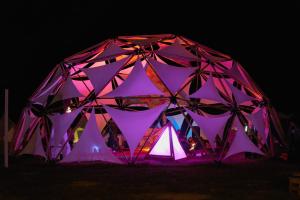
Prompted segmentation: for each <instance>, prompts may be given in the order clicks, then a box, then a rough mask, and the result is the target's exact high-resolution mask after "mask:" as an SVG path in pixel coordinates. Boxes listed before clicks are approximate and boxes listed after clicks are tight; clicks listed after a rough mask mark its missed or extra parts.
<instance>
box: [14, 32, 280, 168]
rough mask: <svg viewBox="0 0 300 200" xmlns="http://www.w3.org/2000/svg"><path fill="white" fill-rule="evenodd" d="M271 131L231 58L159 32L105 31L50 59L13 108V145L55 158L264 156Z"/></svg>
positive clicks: (258, 94)
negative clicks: (16, 112) (106, 35)
mask: <svg viewBox="0 0 300 200" xmlns="http://www.w3.org/2000/svg"><path fill="white" fill-rule="evenodd" d="M275 140H276V141H279V142H280V143H284V135H283V134H282V129H281V125H280V123H279V121H278V117H277V114H276V111H275V109H274V108H273V107H272V106H271V104H270V102H269V99H268V98H267V97H266V96H265V95H264V93H263V92H262V91H261V90H260V89H259V87H258V86H257V85H256V84H255V83H254V82H253V80H252V79H251V78H250V76H249V75H248V73H247V72H246V71H245V70H244V68H243V67H242V66H241V65H240V64H239V63H238V62H237V61H235V60H233V59H232V58H231V57H230V56H228V55H225V54H223V53H220V52H217V51H215V50H212V49H210V48H208V47H206V46H204V45H201V44H199V43H197V42H194V41H192V40H189V39H187V38H185V37H182V36H176V35H172V34H163V35H142V36H120V37H117V38H115V39H108V40H105V41H103V42H101V43H99V44H97V45H95V46H93V47H91V48H88V49H86V50H84V51H82V52H79V53H77V54H75V55H73V56H71V57H69V58H66V59H64V60H63V61H62V62H60V63H59V64H57V65H56V67H54V69H53V70H52V71H51V72H50V73H49V75H48V76H47V77H46V79H45V80H44V82H43V83H42V84H41V85H40V86H39V87H38V89H37V90H36V91H35V92H34V94H33V95H32V96H31V97H30V99H29V103H28V105H27V106H26V107H25V108H24V110H23V112H22V115H21V118H20V121H19V123H18V126H17V131H16V134H15V136H14V143H13V152H14V153H15V154H16V155H22V154H33V155H38V156H42V157H44V158H45V159H46V160H54V161H56V162H60V163H78V162H95V161H102V162H110V163H130V162H136V161H144V160H147V159H160V157H170V158H171V159H172V160H173V161H174V162H177V160H180V161H184V160H188V159H200V160H201V159H202V157H201V156H197V155H199V154H198V153H197V152H200V151H201V152H205V155H206V156H208V157H210V158H211V159H218V160H223V159H227V158H228V157H231V156H232V155H236V154H239V153H242V152H252V153H256V154H260V155H264V156H271V155H272V154H273V152H272V149H273V146H274V141H275ZM191 146H192V148H191ZM201 155H204V154H201Z"/></svg>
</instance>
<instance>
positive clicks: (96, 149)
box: [92, 145, 100, 153]
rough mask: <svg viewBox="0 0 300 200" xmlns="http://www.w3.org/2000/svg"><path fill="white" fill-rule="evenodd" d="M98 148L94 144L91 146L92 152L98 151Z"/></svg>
mask: <svg viewBox="0 0 300 200" xmlns="http://www.w3.org/2000/svg"><path fill="white" fill-rule="evenodd" d="M99 150H100V148H99V147H98V146H96V145H94V146H93V147H92V151H93V153H99Z"/></svg>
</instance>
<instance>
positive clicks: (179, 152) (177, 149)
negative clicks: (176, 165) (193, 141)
mask: <svg viewBox="0 0 300 200" xmlns="http://www.w3.org/2000/svg"><path fill="white" fill-rule="evenodd" d="M170 130H171V133H172V145H173V153H174V159H175V160H179V159H183V158H186V154H185V152H184V150H183V148H182V146H181V144H180V142H179V140H178V137H177V134H176V132H175V130H174V128H173V127H172V126H171V127H170Z"/></svg>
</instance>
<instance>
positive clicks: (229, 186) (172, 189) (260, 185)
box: [0, 159, 300, 200]
mask: <svg viewBox="0 0 300 200" xmlns="http://www.w3.org/2000/svg"><path fill="white" fill-rule="evenodd" d="M2 166H3V164H2ZM294 172H300V164H299V163H298V164H296V163H289V162H283V161H275V160H267V161H251V162H241V163H232V164H229V163H224V164H222V165H220V166H217V165H216V164H214V163H206V164H194V165H180V166H170V165H164V166H151V165H147V164H142V165H135V166H127V165H125V166H118V165H110V164H93V165H81V166H74V165H73V166H59V165H49V164H47V165H46V164H43V163H40V162H36V161H33V160H31V159H18V160H13V161H12V163H11V165H10V168H9V169H4V168H3V167H1V168H0V199H5V200H10V199H72V200H74V199H84V200H87V199H143V200H144V199H145V200H147V199H151V200H156V199H162V200H163V199H175V200H177V199H184V200H185V199H188V200H189V199H190V200H194V199H231V200H232V199H264V200H265V199H272V200H276V199H280V200H283V199H284V200H287V199H298V197H296V195H294V194H291V193H289V191H288V177H289V176H290V175H291V174H292V173H294ZM299 199H300V198H299Z"/></svg>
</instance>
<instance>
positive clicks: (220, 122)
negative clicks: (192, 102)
mask: <svg viewBox="0 0 300 200" xmlns="http://www.w3.org/2000/svg"><path fill="white" fill-rule="evenodd" d="M185 110H186V111H187V113H188V114H189V115H190V116H191V117H192V118H193V120H194V121H195V122H196V123H197V124H198V126H199V127H200V128H201V129H203V131H204V133H205V135H206V137H207V139H208V141H209V143H210V145H211V146H212V147H213V148H215V147H216V145H215V138H216V136H217V135H218V134H221V133H223V130H224V127H225V125H226V122H227V120H228V119H229V117H230V116H229V115H228V116H222V117H203V116H201V115H198V114H196V113H194V112H192V111H190V110H188V109H185Z"/></svg>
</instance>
